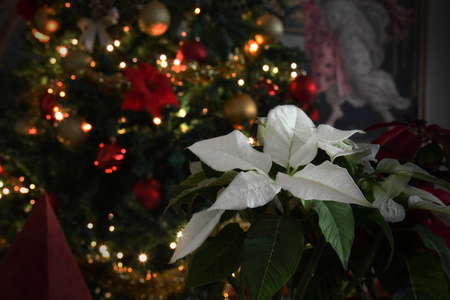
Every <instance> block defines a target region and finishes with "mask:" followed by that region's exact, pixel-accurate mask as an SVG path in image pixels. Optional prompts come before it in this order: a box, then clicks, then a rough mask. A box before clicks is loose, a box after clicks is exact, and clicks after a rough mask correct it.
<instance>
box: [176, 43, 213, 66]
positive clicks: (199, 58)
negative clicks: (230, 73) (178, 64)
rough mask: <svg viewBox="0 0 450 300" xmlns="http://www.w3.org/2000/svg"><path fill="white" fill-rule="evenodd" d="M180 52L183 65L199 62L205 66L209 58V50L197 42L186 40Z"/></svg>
mask: <svg viewBox="0 0 450 300" xmlns="http://www.w3.org/2000/svg"><path fill="white" fill-rule="evenodd" d="M180 52H181V54H182V55H183V59H182V61H183V63H188V62H198V63H199V64H203V63H205V62H206V59H207V58H208V48H206V46H205V45H204V44H203V43H202V42H200V41H196V40H186V41H184V42H183V45H181V47H180Z"/></svg>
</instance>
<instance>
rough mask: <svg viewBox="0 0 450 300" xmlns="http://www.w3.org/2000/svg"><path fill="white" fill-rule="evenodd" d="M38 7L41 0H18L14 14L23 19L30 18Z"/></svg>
mask: <svg viewBox="0 0 450 300" xmlns="http://www.w3.org/2000/svg"><path fill="white" fill-rule="evenodd" d="M40 7H41V1H36V0H19V2H17V5H16V14H17V15H18V16H21V17H23V18H24V19H25V20H30V19H31V18H32V17H33V15H34V14H35V13H36V11H37V10H38V9H39V8H40Z"/></svg>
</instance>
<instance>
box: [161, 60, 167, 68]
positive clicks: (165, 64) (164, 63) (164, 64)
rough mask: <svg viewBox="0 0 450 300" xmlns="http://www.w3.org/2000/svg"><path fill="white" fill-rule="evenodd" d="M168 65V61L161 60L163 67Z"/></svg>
mask: <svg viewBox="0 0 450 300" xmlns="http://www.w3.org/2000/svg"><path fill="white" fill-rule="evenodd" d="M167 65H168V63H167V61H165V60H164V61H162V62H161V67H163V68H167Z"/></svg>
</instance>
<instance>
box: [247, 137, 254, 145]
mask: <svg viewBox="0 0 450 300" xmlns="http://www.w3.org/2000/svg"><path fill="white" fill-rule="evenodd" d="M248 142H249V144H252V145H253V144H254V143H255V139H254V138H252V137H249V138H248Z"/></svg>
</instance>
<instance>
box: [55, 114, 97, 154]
mask: <svg viewBox="0 0 450 300" xmlns="http://www.w3.org/2000/svg"><path fill="white" fill-rule="evenodd" d="M87 124H88V123H87V122H86V120H85V119H84V118H83V117H81V116H70V117H68V118H65V119H63V120H62V121H61V122H60V123H59V125H58V128H57V139H58V141H59V142H60V143H61V144H63V145H64V146H65V147H66V148H68V149H75V148H78V147H79V146H81V145H82V144H83V143H84V142H85V141H86V139H87V137H88V134H89V130H86V127H85V126H86V125H87Z"/></svg>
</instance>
